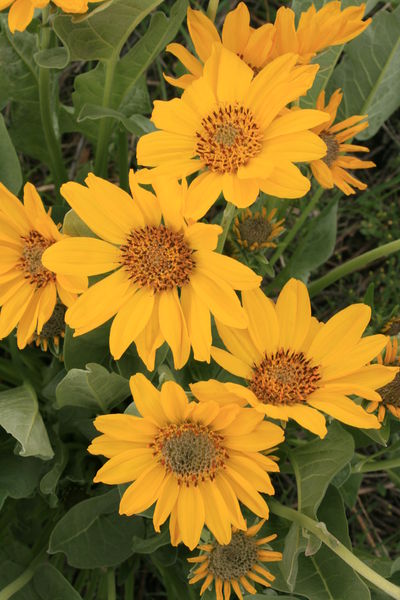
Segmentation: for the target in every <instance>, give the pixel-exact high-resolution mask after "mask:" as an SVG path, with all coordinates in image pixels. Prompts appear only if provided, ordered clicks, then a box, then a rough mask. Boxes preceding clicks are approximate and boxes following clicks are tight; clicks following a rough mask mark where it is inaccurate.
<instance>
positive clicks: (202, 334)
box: [43, 173, 261, 370]
mask: <svg viewBox="0 0 400 600" xmlns="http://www.w3.org/2000/svg"><path fill="white" fill-rule="evenodd" d="M130 182H131V190H132V195H133V198H132V196H130V195H129V194H127V193H126V192H124V191H123V190H121V189H120V188H118V187H117V186H115V185H113V184H112V183H109V182H108V181H105V180H104V179H100V178H99V177H95V176H94V175H92V174H91V175H89V176H88V177H87V179H86V183H87V186H88V187H85V186H83V185H80V184H77V183H67V184H65V185H63V186H62V188H61V192H62V194H63V195H64V197H65V198H66V199H67V201H68V202H69V204H70V205H71V207H72V208H73V209H74V210H75V211H76V212H77V214H78V215H79V216H80V217H81V219H83V220H84V221H85V223H87V225H88V226H89V227H90V229H92V231H93V232H94V233H96V235H98V236H99V237H101V238H102V239H95V238H93V237H76V238H68V239H65V240H63V241H62V242H60V243H59V244H57V245H55V246H54V247H52V248H49V250H48V251H47V252H45V255H44V257H43V261H44V264H45V265H46V266H47V267H48V268H49V269H52V270H53V271H55V272H56V273H64V274H68V275H74V274H78V273H83V274H85V275H100V274H103V273H104V274H106V273H110V272H111V274H109V275H107V276H106V277H105V278H104V279H102V280H101V281H99V282H98V283H96V284H94V285H93V286H92V287H90V289H89V290H88V291H87V292H85V293H84V294H82V296H81V297H80V298H79V299H78V301H77V302H76V303H75V304H74V306H72V307H71V308H70V309H69V310H68V311H67V313H66V316H65V319H66V322H67V323H68V325H70V326H71V327H72V328H73V329H75V335H82V334H84V333H87V332H88V331H91V330H92V329H95V328H96V327H98V326H99V325H101V324H102V323H105V322H106V321H108V320H109V319H111V318H112V317H114V319H113V322H112V325H111V331H110V350H111V354H112V355H113V356H114V358H115V359H118V358H120V357H121V356H122V354H123V353H124V352H125V350H126V349H127V348H128V346H130V344H132V343H133V342H135V344H136V347H137V350H138V352H139V355H140V356H141V358H142V359H143V361H144V362H145V364H146V366H147V368H148V369H149V370H152V369H153V367H154V357H155V352H156V350H157V348H159V347H160V346H161V344H162V343H163V342H164V341H166V342H167V343H168V344H169V346H170V347H171V350H172V353H173V356H174V363H175V367H176V368H181V367H183V365H184V364H185V363H186V361H187V359H188V357H189V353H190V347H191V346H192V348H193V352H194V357H195V359H196V360H206V361H209V360H210V348H211V322H210V313H211V314H213V315H214V316H216V317H218V319H220V320H221V321H223V322H224V323H226V324H227V325H235V326H236V327H246V324H247V319H246V315H245V313H244V311H243V309H242V307H241V306H240V302H239V299H238V297H237V295H236V293H235V291H234V290H243V289H247V288H254V287H258V286H259V285H260V282H261V278H260V277H258V275H256V274H255V273H253V271H251V270H250V269H249V268H248V267H246V266H245V265H242V264H241V263H239V262H238V261H236V260H233V259H232V258H229V257H227V256H222V255H221V254H219V253H217V252H214V250H215V248H216V246H217V241H218V235H219V234H220V233H221V231H222V230H221V227H220V226H219V225H208V224H205V223H195V222H187V221H186V220H185V219H184V218H183V216H182V211H183V207H184V205H185V202H186V195H187V189H186V184H185V183H182V185H180V184H178V182H177V181H176V180H172V179H171V180H169V179H165V178H163V179H154V181H153V187H154V189H155V191H156V195H154V194H152V193H151V192H149V191H147V190H145V189H143V188H141V187H140V186H139V185H138V183H137V180H136V177H135V176H134V175H133V173H131V177H130ZM178 291H180V296H179V295H178Z"/></svg>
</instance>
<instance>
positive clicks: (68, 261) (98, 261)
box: [42, 237, 121, 275]
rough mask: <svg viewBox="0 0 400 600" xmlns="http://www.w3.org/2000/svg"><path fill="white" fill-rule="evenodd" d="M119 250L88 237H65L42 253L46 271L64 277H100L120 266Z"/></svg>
mask: <svg viewBox="0 0 400 600" xmlns="http://www.w3.org/2000/svg"><path fill="white" fill-rule="evenodd" d="M120 260H121V254H120V251H119V248H117V247H116V246H112V245H111V244H109V243H108V242H103V241H102V240H97V239H95V238H89V237H87V238H86V237H66V238H64V239H63V240H60V241H59V242H57V243H55V244H53V245H52V246H50V247H49V248H47V250H46V251H45V252H44V253H43V256H42V262H43V264H44V266H45V267H46V268H47V269H50V271H54V272H55V273H64V274H65V275H100V274H102V273H108V272H109V271H114V270H115V269H116V268H118V267H119V266H120Z"/></svg>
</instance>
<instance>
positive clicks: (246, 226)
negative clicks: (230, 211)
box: [238, 215, 273, 248]
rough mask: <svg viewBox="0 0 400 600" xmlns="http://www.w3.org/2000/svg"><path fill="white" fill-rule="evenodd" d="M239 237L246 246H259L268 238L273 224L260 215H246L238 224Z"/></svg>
mask: <svg viewBox="0 0 400 600" xmlns="http://www.w3.org/2000/svg"><path fill="white" fill-rule="evenodd" d="M238 229H239V233H240V239H241V241H242V242H246V246H248V247H249V248H251V247H252V246H255V247H257V246H261V245H262V244H265V242H267V241H268V240H269V237H270V235H271V233H272V230H273V225H272V224H271V222H270V221H268V219H266V218H265V217H263V216H262V215H258V216H254V217H253V216H252V217H248V218H247V219H245V220H244V221H242V222H239V225H238Z"/></svg>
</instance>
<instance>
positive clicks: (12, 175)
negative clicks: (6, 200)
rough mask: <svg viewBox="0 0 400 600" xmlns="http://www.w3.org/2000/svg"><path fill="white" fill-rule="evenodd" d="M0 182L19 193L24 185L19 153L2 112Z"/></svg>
mask: <svg viewBox="0 0 400 600" xmlns="http://www.w3.org/2000/svg"><path fill="white" fill-rule="evenodd" d="M0 155H1V156H2V160H1V162H0V182H1V183H2V184H3V185H5V186H6V187H7V188H8V189H9V190H11V191H12V192H14V194H18V192H19V190H20V189H21V186H22V173H21V166H20V164H19V161H18V156H17V153H16V152H15V148H14V146H13V143H12V141H11V139H10V136H9V134H8V131H7V128H6V126H5V123H4V119H3V116H2V115H1V114H0Z"/></svg>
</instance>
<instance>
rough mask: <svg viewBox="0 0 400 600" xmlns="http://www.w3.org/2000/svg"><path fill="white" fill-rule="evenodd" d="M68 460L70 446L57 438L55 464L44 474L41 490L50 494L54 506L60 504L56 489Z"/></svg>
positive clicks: (50, 502)
mask: <svg viewBox="0 0 400 600" xmlns="http://www.w3.org/2000/svg"><path fill="white" fill-rule="evenodd" d="M67 462H68V446H66V445H65V444H63V443H62V442H61V440H59V439H58V438H56V442H55V457H54V459H53V464H52V465H51V466H50V469H49V470H48V471H47V473H46V474H45V475H43V477H42V479H41V481H40V486H39V487H40V491H41V492H42V494H45V495H46V496H49V504H50V506H51V507H52V508H53V507H54V506H57V504H58V498H57V496H56V493H55V490H56V487H57V484H58V481H59V479H60V477H61V475H62V473H63V471H64V469H65V467H66V466H67Z"/></svg>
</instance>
